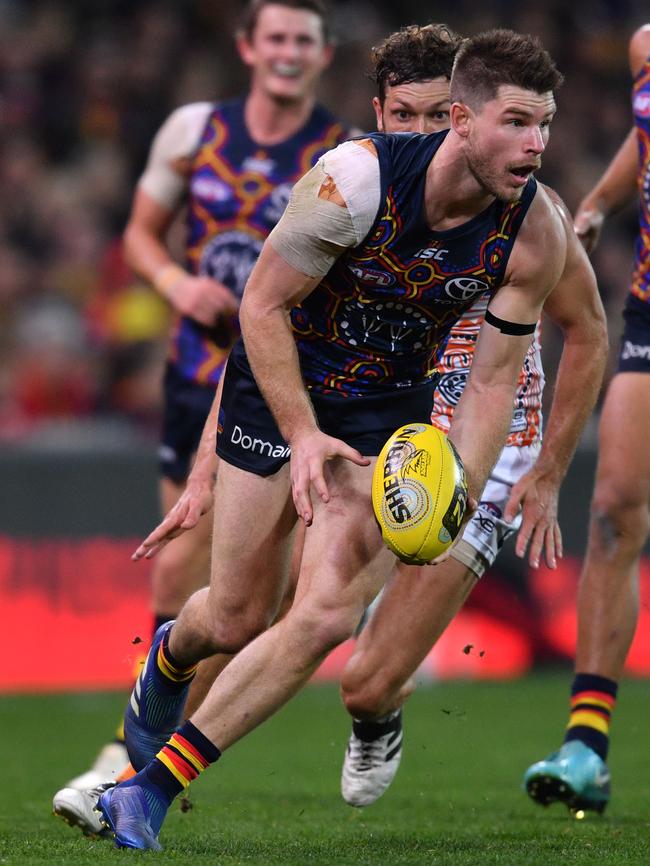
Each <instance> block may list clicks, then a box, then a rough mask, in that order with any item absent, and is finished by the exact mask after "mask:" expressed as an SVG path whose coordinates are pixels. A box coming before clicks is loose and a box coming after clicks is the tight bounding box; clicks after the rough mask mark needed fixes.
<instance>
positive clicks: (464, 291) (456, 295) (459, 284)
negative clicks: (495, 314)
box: [445, 277, 489, 301]
mask: <svg viewBox="0 0 650 866" xmlns="http://www.w3.org/2000/svg"><path fill="white" fill-rule="evenodd" d="M488 289H489V286H488V284H487V283H484V282H483V280H477V279H476V277H454V278H453V279H451V280H449V281H448V282H446V283H445V292H446V293H447V294H448V295H449V297H450V298H453V300H454V301H471V300H472V298H474V297H476V296H477V295H482V294H483V292H487V290H488Z"/></svg>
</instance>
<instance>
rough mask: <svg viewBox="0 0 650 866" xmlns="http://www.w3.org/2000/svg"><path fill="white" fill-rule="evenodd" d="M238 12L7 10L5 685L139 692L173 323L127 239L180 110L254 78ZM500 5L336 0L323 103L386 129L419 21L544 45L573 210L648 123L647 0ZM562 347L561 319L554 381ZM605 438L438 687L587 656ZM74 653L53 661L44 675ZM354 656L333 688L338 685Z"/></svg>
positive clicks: (599, 263)
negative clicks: (550, 544)
mask: <svg viewBox="0 0 650 866" xmlns="http://www.w3.org/2000/svg"><path fill="white" fill-rule="evenodd" d="M242 5H243V4H242V3H241V2H235V0H184V2H180V0H179V2H138V0H129V2H125V0H87V2H85V0H76V2H72V0H67V2H63V0H0V189H1V190H2V195H1V196H0V472H1V476H2V479H3V482H2V497H0V603H1V604H2V610H3V614H4V626H3V629H2V630H0V653H1V654H2V658H3V659H4V663H3V665H2V668H1V670H0V690H4V691H23V690H42V689H69V688H98V687H117V686H122V685H126V684H128V682H129V679H130V676H131V671H132V663H133V657H134V655H135V654H136V653H137V649H138V647H137V638H138V637H140V636H141V637H142V638H143V639H144V640H146V639H147V636H148V634H149V614H148V607H147V595H148V588H147V566H146V564H139V565H133V564H132V563H130V561H129V553H130V551H131V550H132V549H133V547H134V545H135V542H136V540H138V539H139V538H140V537H141V536H142V534H143V533H145V532H146V531H147V530H148V529H149V528H151V526H152V525H153V524H154V522H155V521H156V518H157V501H156V466H155V449H156V444H157V433H158V422H159V412H160V388H159V380H160V375H161V370H162V363H163V358H164V354H165V335H166V329H167V325H168V316H167V310H166V308H165V306H164V304H163V303H162V302H161V301H160V300H159V299H158V298H157V296H156V295H155V294H154V293H153V291H152V290H150V289H149V287H147V286H146V285H143V284H142V283H140V282H138V280H137V279H136V278H135V277H134V275H133V274H132V273H130V271H129V269H128V268H127V266H126V265H125V263H124V261H123V258H122V255H121V250H120V234H121V231H122V228H123V226H124V222H125V218H126V214H127V211H128V207H129V203H130V197H131V192H132V189H133V186H134V183H135V181H136V179H137V177H138V175H139V173H140V171H141V170H142V168H143V164H144V160H145V158H146V154H147V150H148V147H149V144H150V141H151V139H152V137H153V134H154V133H155V131H156V129H157V128H158V126H159V125H160V123H161V122H162V120H163V119H164V118H165V117H166V115H167V114H168V113H169V111H170V110H171V109H172V108H174V107H175V106H177V105H180V104H183V103H187V102H191V101H194V100H203V99H214V98H220V97H228V96H231V95H233V94H235V93H238V92H240V91H242V90H243V89H244V88H245V87H246V73H245V70H244V69H243V67H242V66H241V64H240V63H239V61H238V59H237V56H236V54H235V51H234V47H233V40H232V34H233V32H234V30H235V28H236V25H237V19H238V15H239V13H240V11H241V8H242ZM481 5H482V7H483V8H482V10H480V9H479V5H478V4H476V3H475V2H473V0H453V2H452V0H443V2H436V3H435V4H432V3H429V2H423V0H400V2H399V3H387V2H376V0H333V2H331V3H330V6H331V8H332V12H333V17H334V27H335V32H336V34H337V39H338V50H337V56H336V59H335V62H334V64H333V66H332V68H331V69H330V71H329V72H328V73H327V74H326V75H325V77H324V80H323V83H322V88H321V97H322V101H323V102H324V103H325V104H327V105H329V106H330V107H332V108H335V109H336V112H337V113H338V114H340V115H341V116H343V117H344V118H345V119H346V120H348V121H350V122H351V123H354V124H357V125H359V126H360V127H362V128H372V126H373V116H372V114H371V110H370V99H371V97H372V95H373V88H372V85H371V83H370V81H369V80H368V76H367V71H368V67H369V51H370V47H371V46H372V45H373V44H375V43H377V42H378V41H379V40H381V39H382V38H383V37H384V36H385V35H386V34H387V33H388V32H390V31H391V30H393V29H396V28H397V27H399V26H401V25H403V24H408V23H413V22H416V23H426V22H427V21H430V20H437V21H445V22H447V23H448V24H449V25H450V26H452V27H453V28H454V29H456V30H458V31H460V32H463V33H467V34H470V33H474V32H477V31H479V30H483V29H486V28H488V27H491V26H497V25H498V26H508V27H513V28H514V29H517V30H521V31H527V32H533V33H536V34H538V35H539V36H540V37H541V39H542V41H543V42H544V44H545V45H546V47H547V48H548V49H549V50H550V51H551V53H552V54H553V55H554V57H555V59H556V61H557V63H558V66H559V67H560V69H561V70H562V72H563V73H564V74H565V77H566V82H565V85H564V87H563V89H562V91H561V93H560V95H559V113H558V117H557V119H556V121H555V123H554V126H553V133H552V136H551V143H550V146H549V148H548V150H547V153H546V156H545V162H544V168H543V171H542V173H541V179H542V180H544V181H545V182H547V183H550V184H551V185H552V186H554V187H555V188H556V189H557V190H558V192H559V193H560V194H561V195H562V196H563V198H564V199H565V201H566V202H567V204H568V205H569V206H570V207H571V208H572V209H573V208H575V206H576V204H577V203H578V201H579V200H580V198H581V196H582V195H583V194H584V192H586V191H587V189H589V188H590V186H591V185H592V183H593V182H594V181H595V179H596V178H597V176H599V174H600V172H601V171H602V169H603V167H604V165H605V164H606V163H607V162H608V160H609V158H610V157H611V156H612V154H613V153H614V151H615V150H616V148H617V147H618V145H619V143H620V142H621V141H622V140H623V138H624V136H625V134H626V132H627V130H628V129H629V126H630V123H631V113H630V107H629V91H630V76H629V72H628V68H627V56H626V48H627V40H628V38H629V35H630V34H631V32H632V31H633V29H634V28H636V27H637V26H638V25H639V24H641V23H643V22H644V21H645V20H647V19H648V6H647V2H646V0H574V2H572V3H566V2H564V0H561V2H560V0H547V2H545V0H527V2H526V3H525V4H522V3H520V2H511V0H500V2H498V0H495V2H492V3H490V4H481ZM635 228H636V213H635V210H634V209H633V208H630V209H629V210H628V211H626V212H625V213H623V214H621V215H620V216H619V217H617V218H616V219H614V220H612V221H611V223H610V224H609V225H608V227H607V230H606V232H605V236H604V238H603V240H602V241H601V244H600V246H599V248H598V250H597V253H596V254H595V257H594V264H595V267H596V271H597V274H598V277H599V283H600V289H601V292H602V296H603V299H604V302H605V305H606V307H607V310H608V315H609V322H610V334H611V341H612V344H614V343H615V342H616V341H617V338H618V334H619V329H620V321H621V319H620V310H621V307H622V304H623V299H624V297H625V294H626V292H627V288H628V281H629V276H630V272H631V268H632V256H633V250H632V244H633V238H634V234H635ZM177 231H178V237H179V238H180V237H181V234H180V232H182V225H179V227H178V229H177ZM558 352H559V345H558V342H557V336H556V335H555V334H554V333H553V332H552V330H551V328H550V327H548V328H547V329H546V338H545V354H546V366H547V371H548V373H549V375H550V376H551V377H552V374H553V369H554V365H555V363H556V359H557V357H558ZM594 431H595V423H592V424H591V425H590V426H589V428H588V430H587V431H586V434H585V437H584V440H583V442H582V445H581V448H580V451H579V453H578V455H577V457H576V461H575V463H574V466H573V468H572V471H571V475H570V477H569V479H568V481H567V483H566V487H565V490H564V495H563V502H562V518H563V520H562V525H563V530H564V533H565V539H566V549H567V554H568V555H567V557H566V558H565V561H564V564H563V565H562V566H561V567H560V569H559V570H558V571H557V572H555V573H550V572H548V571H545V570H543V569H541V570H540V571H539V572H538V573H535V574H533V573H530V572H529V571H528V569H527V568H526V567H525V566H524V565H523V564H522V563H520V562H518V561H516V560H515V558H514V557H513V555H512V554H511V553H508V552H506V553H505V554H504V556H503V558H502V559H501V560H500V561H499V562H498V564H497V568H496V569H495V570H494V571H493V572H492V573H491V574H490V575H488V576H486V577H485V579H484V580H483V581H482V583H481V585H480V586H479V588H478V589H477V591H476V593H475V594H474V596H473V598H472V599H471V601H470V603H469V605H468V607H467V608H466V610H465V611H464V612H463V613H462V615H461V616H460V617H459V618H458V620H457V621H456V623H454V625H453V626H452V627H451V628H450V630H449V632H448V634H447V635H446V636H445V638H444V639H443V641H441V644H440V645H439V647H438V648H437V649H436V651H435V653H434V654H433V655H432V656H431V658H430V659H429V660H428V661H427V665H426V671H425V673H428V674H430V675H431V676H435V677H454V676H468V677H474V676H476V677H511V676H516V675H520V674H523V673H525V672H526V671H528V670H529V669H530V668H531V667H532V666H533V665H539V664H544V663H547V664H548V663H558V662H564V663H566V662H567V660H568V659H569V658H570V656H571V653H572V647H573V635H574V614H573V601H574V594H575V584H576V579H577V574H578V570H579V565H580V557H581V554H582V551H583V549H584V542H585V527H586V520H587V510H588V501H589V495H590V491H591V482H592V476H593V467H594V451H595V435H594ZM643 594H644V598H643V605H642V610H643V614H642V617H643V618H642V621H641V624H640V626H639V629H638V636H637V640H636V642H635V645H634V649H633V651H632V654H631V656H630V662H629V669H630V670H631V671H632V672H634V673H637V674H650V628H649V627H648V626H649V625H650V565H648V564H646V565H645V573H644V576H643ZM98 634H101V635H102V642H101V644H98V642H97V640H96V638H97V635H98ZM644 634H645V638H644V637H643V635H644ZM25 638H27V639H26V640H25ZM133 641H135V642H136V643H135V644H134V643H133ZM17 646H19V647H20V651H19V652H17V651H16V647H17ZM54 647H56V654H57V663H56V664H53V665H50V666H44V665H43V664H42V657H43V652H44V650H45V651H51V650H52V648H54ZM48 648H49V650H48ZM345 653H346V649H345V648H342V649H341V650H339V652H338V654H337V655H335V656H334V657H332V658H331V659H330V660H329V661H328V662H327V663H326V666H325V668H324V670H323V671H322V672H321V674H322V675H334V676H335V675H336V672H337V670H338V666H339V664H340V661H341V659H342V658H343V657H344V656H345ZM39 659H40V662H39ZM37 662H38V663H37ZM44 667H47V668H48V669H47V670H43V668H44Z"/></svg>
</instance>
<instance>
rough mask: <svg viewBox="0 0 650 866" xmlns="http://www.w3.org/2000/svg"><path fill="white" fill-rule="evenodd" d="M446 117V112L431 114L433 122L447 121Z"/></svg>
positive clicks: (447, 114)
mask: <svg viewBox="0 0 650 866" xmlns="http://www.w3.org/2000/svg"><path fill="white" fill-rule="evenodd" d="M448 117H449V112H448V111H435V112H434V114H433V119H434V120H447V118H448Z"/></svg>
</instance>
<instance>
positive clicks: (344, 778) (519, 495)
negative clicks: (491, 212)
mask: <svg viewBox="0 0 650 866" xmlns="http://www.w3.org/2000/svg"><path fill="white" fill-rule="evenodd" d="M460 42H461V39H460V37H459V36H457V35H456V34H454V33H453V32H451V31H450V30H449V28H447V27H445V26H444V25H434V24H430V25H428V26H425V27H417V26H411V27H405V28H403V29H402V30H400V31H398V32H397V33H394V34H392V35H391V36H389V37H388V38H387V39H386V40H385V41H384V42H383V43H382V44H381V45H380V46H378V47H377V48H376V49H375V50H374V52H373V62H374V77H375V80H376V83H377V88H378V95H377V96H376V97H375V99H374V107H375V111H376V114H377V125H378V128H379V129H380V130H382V131H384V132H400V131H402V132H419V133H430V132H436V131H438V130H441V129H447V128H448V126H449V109H450V103H449V79H450V78H451V71H452V65H453V60H454V57H455V54H456V51H457V49H458V46H459V44H460ZM547 192H548V193H549V195H550V196H551V197H552V200H553V201H554V203H555V204H556V206H557V208H558V211H559V214H560V217H561V219H562V223H563V226H564V229H565V232H566V238H567V245H568V248H569V250H570V252H571V256H572V260H573V262H574V264H573V266H572V272H571V279H570V280H564V279H560V281H559V283H558V284H557V286H556V287H555V289H554V290H553V292H552V293H551V294H550V295H549V297H548V298H547V299H546V302H545V304H544V311H545V313H546V314H547V315H548V317H549V318H550V319H551V320H553V321H554V322H555V323H556V324H557V325H558V326H559V328H560V329H561V331H562V336H563V338H564V347H563V354H562V360H561V363H560V367H559V372H558V376H557V382H556V387H555V391H554V398H553V403H552V407H551V411H550V415H549V419H548V424H547V429H546V432H545V435H544V442H543V444H542V441H541V438H542V437H541V427H542V424H541V410H542V388H543V385H544V376H543V372H542V366H541V357H540V344H539V335H540V326H539V324H538V326H537V328H536V330H535V334H534V337H533V340H532V342H531V345H530V348H529V349H528V352H527V354H526V357H525V359H524V364H523V366H522V368H521V372H520V374H519V379H518V382H517V389H516V392H515V399H514V404H513V412H512V422H511V425H510V430H509V433H508V437H507V439H506V445H505V447H504V448H503V450H502V451H501V454H500V455H499V458H498V460H497V462H496V464H495V466H494V467H493V469H492V471H491V473H490V477H489V478H488V481H487V484H486V486H485V488H484V490H483V492H482V494H481V496H480V497H479V502H478V507H477V509H476V511H475V513H474V515H473V516H472V518H471V519H470V521H469V523H468V524H467V526H466V527H465V530H464V533H463V536H462V539H461V541H460V542H459V543H458V544H456V545H455V546H454V547H453V548H452V550H451V554H450V556H449V558H448V559H447V560H446V561H445V562H442V563H439V564H437V565H435V566H425V567H421V566H409V565H404V564H402V563H400V564H398V565H397V567H396V569H395V572H394V574H393V576H392V579H391V581H390V582H389V584H388V586H387V587H386V588H385V589H384V591H383V594H382V596H381V597H380V601H379V603H378V605H377V609H376V612H375V615H374V616H373V617H372V619H371V620H370V622H369V624H368V625H367V626H366V628H365V631H364V632H363V633H362V635H361V637H360V638H359V640H358V642H357V645H356V649H355V653H354V655H353V656H352V658H351V660H350V662H349V664H348V665H347V667H346V669H345V671H344V673H343V676H342V694H343V699H344V701H345V703H346V705H347V706H348V709H349V710H350V712H351V714H352V715H353V717H354V721H353V726H352V733H351V736H350V739H349V742H348V747H347V750H346V754H345V758H344V763H343V771H342V775H341V791H342V795H343V798H344V799H345V800H346V802H348V803H349V804H350V805H353V806H367V805H369V804H371V803H373V802H374V801H375V800H376V799H377V798H378V797H379V796H381V794H382V793H383V792H384V791H385V790H386V788H387V787H388V785H389V784H390V783H391V781H392V779H393V777H394V775H395V773H396V771H397V768H398V766H399V762H400V758H401V754H402V710H401V707H402V703H403V701H404V700H405V699H406V697H407V696H408V694H409V693H410V691H411V690H412V687H413V681H412V680H411V679H410V677H411V675H412V674H413V673H414V672H415V671H416V670H417V667H418V666H419V664H420V663H421V662H422V660H423V659H424V657H425V655H426V653H427V652H429V650H430V649H431V647H432V646H433V645H434V644H435V642H436V641H437V639H438V638H439V636H440V635H441V633H442V631H443V630H444V628H445V627H446V626H447V624H448V623H449V622H450V621H451V619H452V618H453V617H454V615H455V614H456V613H457V611H458V610H459V609H460V607H461V606H462V604H463V602H464V601H465V599H466V598H467V596H468V594H469V593H470V591H471V589H472V588H473V587H474V585H475V584H476V581H477V580H478V579H479V578H480V577H481V576H482V574H483V573H484V571H485V570H486V569H487V568H489V567H490V566H491V565H492V564H493V562H494V560H495V558H496V556H497V555H498V552H499V550H500V549H501V547H502V545H503V543H504V541H505V540H506V539H507V538H508V537H509V536H510V535H511V534H512V533H514V532H517V530H519V536H518V540H517V552H518V553H519V555H520V556H524V555H525V553H526V549H527V547H528V546H529V545H530V550H529V561H530V564H531V565H532V566H533V567H536V566H537V565H538V562H539V559H540V555H541V554H542V553H544V555H545V558H546V562H547V563H548V565H549V566H550V567H554V566H555V562H556V557H558V556H561V555H562V546H561V535H560V529H559V526H558V523H557V500H558V493H559V487H560V484H561V482H562V479H563V478H564V475H565V473H566V470H567V468H568V465H569V462H570V460H571V457H572V455H573V452H574V449H575V447H576V444H577V440H578V437H579V434H580V431H581V430H582V427H583V425H584V422H585V420H586V418H587V416H588V415H589V413H590V411H591V410H592V408H593V405H594V402H595V399H596V395H597V393H598V388H599V384H600V381H601V378H602V374H603V367H604V361H605V357H606V345H607V344H606V326H605V319H604V311H603V309H602V305H601V303H600V299H599V297H598V291H597V286H596V282H595V279H594V276H593V272H592V269H591V266H590V265H589V263H588V261H587V259H586V256H585V254H584V252H583V251H582V249H581V247H580V243H579V241H578V239H577V237H576V235H575V233H574V231H573V227H572V225H571V221H570V217H569V214H568V212H567V210H566V208H565V207H564V205H563V204H562V202H561V201H560V200H559V198H558V197H557V195H556V194H555V193H553V192H552V191H551V190H547ZM428 253H429V254H430V256H431V257H432V258H433V257H435V258H436V259H437V260H439V261H441V262H444V259H445V255H446V251H445V243H444V241H443V242H441V243H439V244H437V245H435V246H434V245H431V247H430V248H429V250H428ZM481 287H482V283H481V281H480V280H476V279H472V280H467V279H465V280H464V281H458V282H457V284H456V285H455V287H454V291H455V292H457V293H460V294H465V293H466V294H468V295H470V297H472V298H474V299H475V300H474V301H473V303H472V305H471V306H470V307H469V308H468V309H467V310H466V311H465V312H464V313H463V314H462V315H461V317H460V319H459V320H458V322H456V323H455V325H454V326H453V327H452V329H451V333H450V336H449V339H448V340H447V343H446V346H445V349H444V353H443V354H442V356H441V357H440V358H439V360H438V362H437V371H438V373H439V374H440V380H439V382H438V385H437V387H436V391H435V397H434V404H433V412H432V415H431V422H432V424H433V425H434V426H435V427H437V428H438V429H440V430H442V431H444V432H445V433H447V432H448V431H449V427H450V424H451V420H452V417H453V412H454V409H455V406H456V404H457V403H458V400H459V399H460V395H461V394H462V392H463V388H464V387H465V384H466V382H467V379H468V376H469V371H470V367H471V363H472V358H473V356H474V349H475V347H476V342H477V338H478V334H479V330H480V327H481V325H482V323H483V320H484V318H485V311H486V309H487V305H488V301H489V295H488V294H486V293H484V292H483V291H481Z"/></svg>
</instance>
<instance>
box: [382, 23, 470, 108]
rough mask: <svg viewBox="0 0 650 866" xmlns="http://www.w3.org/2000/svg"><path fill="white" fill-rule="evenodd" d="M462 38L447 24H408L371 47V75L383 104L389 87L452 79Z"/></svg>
mask: <svg viewBox="0 0 650 866" xmlns="http://www.w3.org/2000/svg"><path fill="white" fill-rule="evenodd" d="M461 42H462V38H461V37H460V36H458V34H457V33H454V31H453V30H451V29H450V28H449V27H447V25H446V24H425V25H424V26H420V25H418V24H409V25H407V26H406V27H402V28H401V30H397V31H396V32H395V33H391V35H390V36H388V37H386V39H384V41H383V42H382V43H380V44H379V45H377V46H375V47H374V48H373V49H372V63H373V73H372V77H373V79H374V81H375V84H376V85H377V90H378V93H379V100H380V102H382V103H383V101H384V97H385V96H386V88H387V87H395V86H396V85H398V84H407V83H409V82H411V81H430V80H431V79H432V78H440V77H444V78H451V70H452V67H453V65H454V57H455V56H456V51H457V50H458V46H459V45H460V44H461Z"/></svg>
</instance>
